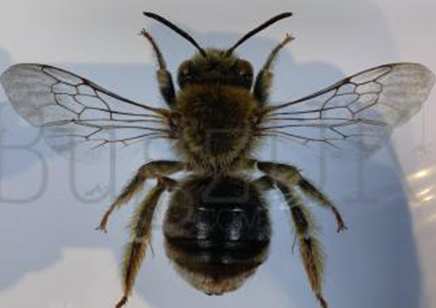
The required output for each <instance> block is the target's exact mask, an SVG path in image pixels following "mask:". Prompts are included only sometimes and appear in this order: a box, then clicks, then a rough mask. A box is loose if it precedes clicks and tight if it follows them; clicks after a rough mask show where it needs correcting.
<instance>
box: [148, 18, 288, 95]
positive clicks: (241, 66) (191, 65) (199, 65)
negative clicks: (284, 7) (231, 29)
mask: <svg viewBox="0 0 436 308" xmlns="http://www.w3.org/2000/svg"><path fill="white" fill-rule="evenodd" d="M144 15H145V16H147V17H149V18H152V19H154V20H156V21H158V22H160V23H162V24H164V25H165V26H166V27H168V28H170V29H171V30H173V31H174V32H176V33H177V34H178V35H180V36H181V37H183V38H184V39H185V40H187V41H188V42H189V43H191V44H192V45H193V46H194V47H195V48H196V49H197V50H198V53H197V54H196V55H195V56H194V57H193V58H192V59H191V60H188V61H185V62H183V63H182V64H181V65H180V67H179V72H178V83H179V86H180V88H183V87H184V86H186V85H188V84H199V83H202V84H204V83H210V82H213V83H221V84H230V85H235V86H240V87H244V88H250V87H251V85H252V83H253V68H252V67H251V64H250V63H249V62H248V61H246V60H242V59H239V58H238V57H237V56H235V55H234V53H233V52H234V51H235V49H236V48H238V47H239V46H240V45H242V44H243V43H244V42H245V41H247V40H248V39H249V38H251V37H253V36H254V35H256V34H257V33H259V32H260V31H262V30H264V29H266V28H268V27H269V26H271V25H272V24H274V23H276V22H278V21H279V20H282V19H284V18H287V17H289V16H291V15H292V13H290V12H285V13H282V14H279V15H276V16H274V17H272V18H270V19H269V20H267V21H266V22H264V23H262V24H261V25H259V26H258V27H256V28H254V29H253V30H251V31H249V32H248V33H247V34H245V35H244V36H243V37H241V38H240V39H239V40H238V41H237V42H236V43H235V44H233V46H231V47H230V48H229V49H227V50H218V49H203V48H202V47H201V46H200V45H199V44H198V43H197V41H196V40H195V39H194V38H193V37H192V36H191V35H189V34H188V33H187V32H185V31H184V30H182V29H181V28H179V27H178V26H176V25H175V24H173V23H172V22H170V21H169V20H167V19H165V18H164V17H162V16H160V15H158V14H155V13H151V12H144Z"/></svg>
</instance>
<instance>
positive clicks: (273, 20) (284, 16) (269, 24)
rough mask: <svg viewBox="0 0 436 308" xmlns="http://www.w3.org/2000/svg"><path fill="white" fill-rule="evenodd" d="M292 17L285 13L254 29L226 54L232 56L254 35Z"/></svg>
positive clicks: (290, 14) (289, 13)
mask: <svg viewBox="0 0 436 308" xmlns="http://www.w3.org/2000/svg"><path fill="white" fill-rule="evenodd" d="M290 16H292V13H291V12H285V13H281V14H279V15H277V16H274V17H273V18H271V19H269V20H267V21H265V22H264V23H263V24H261V25H260V26H258V27H256V28H254V29H253V30H251V31H250V32H248V33H247V34H245V35H244V36H243V37H242V38H241V39H240V40H239V41H237V42H236V43H235V44H234V45H233V46H232V47H230V48H229V49H228V50H227V51H226V54H227V55H228V56H229V55H231V54H232V52H233V51H234V50H235V49H236V48H238V47H239V45H241V44H242V43H244V42H245V41H246V40H248V39H249V38H250V37H252V36H253V35H255V34H257V33H259V32H260V31H262V30H264V29H266V28H268V27H269V26H271V25H272V24H274V23H276V22H278V21H280V20H282V19H285V18H288V17H290Z"/></svg>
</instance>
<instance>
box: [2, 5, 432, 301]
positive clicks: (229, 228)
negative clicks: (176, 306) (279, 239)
mask: <svg viewBox="0 0 436 308" xmlns="http://www.w3.org/2000/svg"><path fill="white" fill-rule="evenodd" d="M144 15H145V16H146V17H148V18H151V19H154V20H155V21H157V22H160V23H162V24H163V25H165V26H166V27H168V28H169V29H171V30H173V31H174V32H175V33H177V34H178V35H180V36H181V37H182V38H184V39H186V40H187V41H188V42H189V43H190V44H191V45H192V46H193V47H195V49H196V50H197V52H196V53H195V55H194V56H193V57H192V58H191V59H189V60H187V61H185V62H183V63H182V64H181V65H180V66H179V68H178V73H177V85H178V89H177V87H176V86H175V84H174V81H173V77H172V75H171V73H170V72H169V70H168V69H167V66H166V62H165V60H164V57H163V54H162V52H161V50H160V48H159V46H158V44H157V43H156V41H155V40H154V38H153V37H152V35H151V34H150V33H149V32H147V31H146V30H145V29H143V30H142V32H141V36H142V37H143V38H144V39H146V40H147V41H148V42H149V43H150V45H151V47H152V49H153V51H154V54H155V56H156V59H157V65H158V69H157V71H156V78H157V81H158V85H159V89H160V93H161V96H162V98H163V100H164V101H165V103H166V105H167V106H166V108H156V107H152V106H148V105H145V104H142V103H138V102H134V101H132V100H129V99H126V98H124V97H121V96H119V95H117V94H115V93H113V92H110V91H108V90H106V89H104V88H102V87H100V86H98V85H96V84H95V83H93V82H92V81H90V80H88V79H86V78H83V77H80V76H78V75H76V74H74V73H71V72H68V71H65V70H63V69H60V68H56V67H53V66H49V65H42V64H18V65H14V66H12V67H10V68H9V69H8V70H7V71H6V72H4V73H3V75H2V76H1V83H2V85H3V87H4V89H5V92H6V94H7V96H8V98H9V100H10V101H11V103H12V106H13V107H14V109H15V110H16V111H17V112H18V113H19V114H20V115H21V116H22V117H23V118H24V119H25V120H27V121H28V122H29V123H30V124H31V125H33V126H36V127H41V128H42V130H43V132H44V136H45V139H46V141H47V142H48V144H49V145H50V146H51V147H53V148H54V149H55V150H56V151H58V152H61V153H65V152H68V151H71V150H74V151H76V150H77V149H80V148H85V149H86V150H87V151H88V150H89V151H91V152H93V151H97V150H99V149H105V148H108V147H111V146H114V145H115V146H116V145H121V146H129V145H131V144H133V143H136V142H143V141H147V140H149V139H153V138H162V139H165V140H168V141H170V142H171V143H172V145H173V148H174V151H175V152H176V153H177V155H178V157H179V160H178V161H169V160H158V161H151V162H147V163H146V164H144V165H143V166H141V167H140V168H139V170H138V171H137V172H136V174H135V175H134V176H133V177H132V179H131V180H130V181H129V182H128V183H127V185H126V186H125V187H124V189H123V190H122V192H121V193H120V195H119V196H118V197H117V198H116V199H115V200H114V201H113V203H112V204H111V205H110V207H109V208H108V210H107V211H106V212H105V214H104V216H103V218H102V220H101V222H100V225H99V226H98V228H97V229H99V230H101V231H104V232H106V228H107V224H108V220H109V217H110V215H111V214H112V213H113V212H114V211H115V210H117V209H120V208H121V207H122V206H124V205H126V204H127V203H128V202H129V201H130V200H131V199H132V198H133V197H134V196H136V195H137V194H139V193H140V192H141V189H142V188H143V186H144V184H145V183H146V182H147V181H149V180H153V179H154V180H156V184H155V185H154V187H153V188H152V189H151V190H150V191H149V192H148V193H147V194H146V196H145V197H144V199H143V200H142V201H141V202H140V204H139V205H138V207H137V209H136V211H135V214H134V215H133V218H132V221H131V224H130V233H131V238H130V242H129V243H128V244H127V246H126V248H125V252H124V261H123V266H122V282H123V295H122V298H121V300H120V301H119V302H118V303H117V304H116V307H117V308H120V307H122V306H124V305H125V304H126V303H127V300H128V298H129V296H130V295H131V293H132V290H133V287H134V283H135V278H136V277H137V274H138V272H139V269H140V266H141V263H142V261H143V260H144V257H145V254H146V251H147V247H148V246H149V244H150V239H151V235H152V234H151V233H152V223H153V217H154V213H155V211H156V208H157V206H158V201H159V199H160V198H161V196H162V195H163V194H164V193H165V192H169V193H170V198H169V205H168V209H167V211H166V214H165V217H164V224H163V233H164V246H165V251H166V254H167V256H168V257H169V259H170V260H171V261H172V263H173V265H174V267H175V269H176V271H177V272H179V274H180V275H181V276H182V277H183V278H184V279H185V280H186V281H187V282H188V283H190V284H191V285H192V286H194V287H195V288H197V289H199V290H201V291H203V292H205V293H207V294H216V295H218V294H224V293H226V292H230V291H234V290H236V289H238V288H239V287H240V286H241V285H242V284H243V283H244V282H245V281H246V279H247V278H248V277H250V276H252V275H253V274H254V273H255V271H256V270H257V269H258V267H259V266H260V265H261V264H262V263H263V262H264V261H265V260H266V258H267V256H268V252H269V244H270V238H271V222H270V217H269V213H268V206H267V200H266V198H265V192H266V191H268V190H277V191H278V192H280V193H281V194H282V195H283V197H284V200H285V203H286V205H287V208H288V210H289V213H290V216H291V218H292V222H293V225H294V231H295V236H296V243H297V245H298V249H299V251H300V255H301V260H302V263H303V265H304V269H305V271H306V274H307V277H308V281H309V284H310V287H311V289H312V291H313V293H314V296H315V297H316V299H317V300H318V301H319V304H320V306H321V307H323V308H326V307H328V304H327V301H326V299H325V297H324V294H323V284H322V281H323V272H324V264H323V263H324V262H323V252H322V248H321V245H320V242H319V241H318V239H317V237H316V232H315V228H314V222H313V219H312V218H311V213H310V210H309V208H308V206H307V204H306V203H307V202H305V200H307V199H308V200H311V201H313V202H314V203H315V204H318V205H320V206H321V207H324V208H326V209H327V210H329V211H331V213H332V214H333V216H334V218H335V221H336V229H337V231H338V232H340V231H343V230H346V229H347V227H346V224H345V222H344V220H343V218H342V217H341V214H340V213H339V211H338V210H337V208H336V207H335V205H334V204H333V202H332V201H331V200H330V199H329V198H328V197H327V196H326V195H325V194H324V193H323V192H321V191H320V189H318V188H317V187H316V186H315V185H314V184H313V183H312V182H311V181H310V180H308V179H306V178H305V177H304V176H303V174H302V173H301V172H300V171H299V170H298V169H297V168H296V167H295V166H292V165H288V164H283V163H277V162H272V161H262V160H259V159H258V158H257V157H256V155H255V151H256V149H257V148H258V147H259V145H260V143H261V142H262V140H263V139H265V138H268V137H280V138H284V139H286V140H289V141H291V142H297V143H301V144H302V145H308V146H311V145H317V144H319V145H323V146H326V147H331V148H332V149H334V150H340V149H342V148H344V147H345V148H346V149H347V150H353V149H354V150H357V151H359V153H363V154H367V155H370V154H371V153H373V152H374V151H376V150H377V149H378V148H379V147H380V146H381V145H382V144H383V143H384V142H385V140H386V139H387V138H388V137H389V135H390V133H391V132H392V129H393V128H394V127H396V126H398V125H400V124H403V123H405V122H406V121H407V120H409V119H410V118H411V117H412V116H413V115H414V114H416V113H417V112H418V111H419V110H420V107H421V105H422V104H423V102H424V101H425V100H426V99H427V97H428V95H429V93H430V90H431V88H432V87H433V84H434V75H433V73H432V72H431V71H430V70H429V69H427V68H426V67H425V66H423V65H421V64H416V63H392V64H385V65H381V66H378V67H375V68H371V69H368V70H365V71H362V72H360V73H357V74H355V75H352V76H350V77H347V78H345V79H343V80H341V81H339V82H337V83H335V84H333V85H331V86H329V87H327V88H325V89H323V90H320V91H318V92H316V93H313V94H311V95H308V96H306V97H303V98H301V99H298V100H293V101H289V102H286V103H283V104H271V103H270V92H271V91H270V89H271V85H272V81H273V65H274V62H275V60H276V58H277V57H278V55H279V53H280V51H281V50H282V49H283V48H284V47H285V46H287V44H289V43H290V42H291V41H292V40H293V37H292V36H291V35H286V37H285V38H284V39H283V41H281V42H280V43H279V44H277V45H276V47H275V48H274V49H273V50H272V51H271V52H270V54H269V56H268V57H267V59H266V61H265V63H264V65H263V67H262V68H261V69H260V70H259V71H258V72H257V74H256V75H254V69H253V66H252V65H251V63H250V62H249V61H247V60H245V59H242V58H240V57H239V56H238V55H237V54H236V53H235V50H236V49H237V48H238V47H239V46H240V45H241V44H243V43H244V42H246V41H247V40H248V39H249V38H251V37H253V36H254V35H256V34H257V33H259V32H260V31H262V30H264V29H266V28H268V27H269V26H271V25H273V24H275V23H276V22H278V21H280V20H283V19H285V18H288V17H290V16H291V15H292V14H291V13H289V12H285V13H282V14H279V15H277V16H274V17H272V18H271V19H269V20H267V21H266V22H264V23H262V24H260V25H259V26H257V27H255V28H254V29H253V30H251V31H249V32H248V33H247V34H245V35H244V36H242V38H241V39H239V40H238V41H237V42H236V43H234V44H233V45H232V46H231V47H230V48H228V49H225V50H224V49H213V48H209V49H204V48H203V47H201V46H200V45H199V44H198V43H197V42H196V41H195V40H194V38H193V37H192V36H190V35H189V34H188V33H187V32H185V31H184V30H182V29H181V28H179V27H177V26H176V25H174V24H173V23H171V22H170V21H168V20H167V19H165V18H164V17H162V16H160V15H158V14H155V13H151V12H145V13H144ZM114 132H116V133H119V134H121V135H122V136H121V137H120V136H119V135H116V134H114ZM254 171H257V172H260V173H261V174H262V175H261V176H260V177H258V178H255V177H254V175H253V172H254ZM178 172H184V173H185V174H184V177H183V178H182V179H180V180H176V179H174V176H173V175H174V174H176V173H178Z"/></svg>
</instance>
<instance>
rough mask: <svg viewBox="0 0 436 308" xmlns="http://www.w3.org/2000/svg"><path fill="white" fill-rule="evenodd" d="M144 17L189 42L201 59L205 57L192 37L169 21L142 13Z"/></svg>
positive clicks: (150, 13)
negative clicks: (201, 56) (158, 23)
mask: <svg viewBox="0 0 436 308" xmlns="http://www.w3.org/2000/svg"><path fill="white" fill-rule="evenodd" d="M144 15H145V16H147V17H149V18H152V19H154V20H157V21H158V22H160V23H162V24H164V25H165V26H167V27H168V28H170V29H171V30H173V31H174V32H176V33H177V34H178V35H180V36H182V37H183V38H184V39H186V40H187V41H188V42H190V43H191V44H192V45H194V46H195V48H197V49H198V51H199V52H200V53H201V54H202V55H203V57H206V51H204V49H203V48H201V46H200V45H199V44H198V43H197V42H196V41H195V40H194V38H193V37H192V36H190V35H189V34H188V33H186V32H185V31H183V30H182V29H180V28H179V27H177V26H176V25H175V24H173V23H172V22H170V21H169V20H167V19H165V18H163V17H162V16H160V15H158V14H155V13H152V12H144Z"/></svg>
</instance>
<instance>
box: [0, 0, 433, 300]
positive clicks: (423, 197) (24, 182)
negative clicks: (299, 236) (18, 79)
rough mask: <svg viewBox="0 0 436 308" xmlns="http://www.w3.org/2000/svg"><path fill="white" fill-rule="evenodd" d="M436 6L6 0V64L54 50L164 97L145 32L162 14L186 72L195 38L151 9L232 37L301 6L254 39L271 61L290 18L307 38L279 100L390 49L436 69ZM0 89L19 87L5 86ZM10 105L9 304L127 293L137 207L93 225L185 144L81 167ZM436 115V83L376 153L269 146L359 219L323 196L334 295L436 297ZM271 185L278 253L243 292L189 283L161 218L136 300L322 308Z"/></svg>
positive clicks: (147, 96) (252, 51)
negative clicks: (337, 224) (217, 291)
mask: <svg viewBox="0 0 436 308" xmlns="http://www.w3.org/2000/svg"><path fill="white" fill-rule="evenodd" d="M435 9H436V3H435V2H434V1H431V0H427V1H425V0H418V1H416V0H415V1H411V0H408V1H396V0H379V1H361V0H359V1H357V0H353V1H350V0H330V1H313V0H309V1H307V0H305V1H240V2H239V3H236V2H235V1H230V0H222V1H219V2H217V1H210V2H206V1H198V0H195V1H194V0H191V1H183V2H182V1H169V0H164V1H128V2H127V1H103V0H98V1H92V2H91V1H84V0H78V1H74V2H72V1H55V0H42V1H32V0H15V1H13V2H6V1H2V2H1V3H0V71H4V70H5V69H6V68H7V67H8V66H9V65H11V64H13V63H18V62H42V63H51V64H55V65H59V66H62V67H64V68H68V69H70V70H73V71H75V72H77V73H80V74H82V75H84V76H87V77H89V78H91V79H92V80H94V81H96V82H97V83H99V84H100V85H103V86H104V87H106V88H108V89H111V90H114V91H115V92H117V93H120V94H122V95H124V96H127V97H129V98H132V99H136V100H138V101H141V102H144V103H147V104H156V105H158V104H159V103H160V99H159V97H158V95H157V90H156V84H155V82H154V80H153V76H154V74H153V68H154V64H153V58H152V57H151V55H150V48H149V46H148V45H146V44H145V43H144V42H143V41H142V40H141V39H140V38H139V37H138V36H137V35H136V34H137V33H138V32H139V30H140V29H141V27H143V26H144V25H147V28H148V29H149V30H150V31H151V32H152V33H153V34H154V35H155V36H156V38H157V39H158V41H159V43H160V44H161V47H162V49H163V51H164V53H165V56H166V58H167V61H168V62H169V64H170V68H171V69H173V70H175V69H176V67H177V63H179V62H180V61H182V60H184V59H185V58H187V57H189V56H190V55H191V54H192V52H193V49H192V48H191V46H189V45H187V44H186V43H185V42H184V41H182V40H181V39H180V38H179V37H177V36H175V35H174V34H172V33H171V32H169V31H168V30H166V29H163V28H162V27H161V26H159V25H156V23H153V22H148V21H146V20H145V19H144V18H143V17H142V15H141V12H142V11H143V10H150V11H155V12H158V13H161V14H163V15H165V16H166V17H168V18H169V19H170V20H172V21H174V22H177V23H178V24H179V25H181V26H182V27H184V28H185V29H187V30H188V31H189V32H190V33H192V34H193V35H194V36H195V37H196V38H197V39H198V40H199V41H200V42H202V43H203V44H204V45H214V46H217V47H219V46H223V47H225V46H228V45H230V44H231V43H232V42H234V41H235V40H236V39H237V38H238V37H239V36H240V35H241V34H242V33H245V32H246V31H247V30H249V29H250V28H251V27H253V26H255V25H257V24H258V23H259V22H262V21H264V20H265V19H267V18H269V17H270V16H271V15H273V14H276V13H278V12H281V11H284V10H291V11H293V12H294V13H295V17H293V18H292V19H290V20H287V21H284V22H281V23H280V24H278V25H275V26H274V27H273V28H271V29H269V30H267V31H265V32H264V33H262V35H260V36H259V37H257V38H256V39H253V40H251V41H250V42H247V44H246V45H244V47H243V48H241V49H240V54H241V55H243V56H245V57H248V58H249V59H251V60H252V61H253V64H254V65H255V66H257V67H259V65H261V63H262V61H263V60H264V59H265V58H266V56H267V54H268V51H269V50H270V49H271V48H272V47H273V46H274V45H275V44H276V43H277V42H278V41H279V40H280V39H282V38H283V37H284V35H285V34H286V33H287V32H290V33H292V34H294V35H295V36H296V37H297V40H296V41H295V42H293V43H292V44H291V46H289V47H288V48H287V50H286V52H285V53H284V54H283V55H282V56H281V58H280V59H279V61H278V62H277V70H276V75H277V77H276V86H275V92H274V93H275V94H274V97H273V99H274V100H275V101H277V102H281V101H286V100H289V99H293V98H297V97H300V96H301V95H304V94H308V93H310V92H312V91H314V90H317V89H319V88H321V87H323V86H327V85H329V84H331V83H333V82H335V81H336V80H337V79H339V78H341V77H344V76H345V75H349V74H352V73H355V72H358V71H360V70H363V69H365V68H369V67H372V66H376V65H379V64H382V63H386V62H395V61H413V62H420V63H424V64H426V65H427V66H428V67H429V68H430V69H432V70H433V71H436V57H435V48H436V37H435V35H434V33H435V30H436V19H435V18H434V12H435ZM0 99H1V101H2V102H4V101H5V97H4V93H3V92H2V91H0ZM0 117H1V122H0V125H1V131H0V133H1V135H0V136H1V149H0V155H1V156H0V159H1V169H0V172H1V173H0V175H1V186H0V197H1V199H0V307H34V308H76V307H80V308H87V307H90V308H91V307H93V308H94V307H112V306H113V304H114V303H115V302H116V301H117V300H118V299H119V297H120V295H121V289H120V281H119V276H118V272H119V270H118V265H119V262H120V261H119V260H120V258H121V252H122V246H123V244H124V243H125V241H126V239H127V238H126V232H125V230H124V225H126V224H127V221H128V218H129V214H130V213H131V211H132V209H133V206H129V207H128V208H126V209H124V210H123V211H120V212H118V213H117V214H116V215H114V216H113V219H112V221H111V225H110V226H109V233H108V234H106V235H105V234H100V233H98V232H96V231H94V230H93V228H94V227H95V226H96V225H97V223H98V221H99V219H100V216H101V214H102V213H103V211H104V209H105V207H106V206H107V205H108V204H109V202H110V200H111V198H112V197H113V195H114V194H115V193H116V192H117V191H118V190H119V188H120V187H121V186H122V184H123V183H124V182H125V181H126V180H127V179H128V177H129V176H130V175H131V174H132V172H134V170H136V168H138V167H139V166H140V164H141V163H143V161H144V159H146V160H150V159H156V158H163V157H164V158H171V154H170V153H169V151H167V148H165V147H162V146H161V145H156V146H152V147H149V148H146V150H145V151H141V153H136V154H135V155H132V156H127V157H128V158H127V159H126V158H125V156H124V158H123V159H119V160H117V163H116V166H117V168H116V170H115V171H113V170H111V168H110V165H108V163H107V162H101V164H98V165H91V166H86V165H84V166H83V165H82V166H79V165H77V166H75V165H71V164H70V163H69V162H68V161H66V160H64V159H63V158H61V157H59V156H57V155H56V154H54V153H53V152H52V151H51V149H50V148H48V147H47V146H46V145H45V144H44V143H43V142H41V141H40V140H39V138H38V133H37V131H36V130H35V129H34V128H32V127H29V126H28V125H27V124H26V123H25V122H24V121H22V120H21V119H19V118H18V116H17V115H15V113H14V112H13V110H12V109H11V108H10V106H8V105H7V104H2V105H1V109H0ZM435 117H436V91H433V94H432V95H431V96H430V98H429V100H428V101H427V103H426V104H425V106H424V108H423V110H422V111H421V112H420V113H419V114H418V115H416V116H415V117H414V118H413V120H412V121H410V122H409V123H407V124H406V125H404V126H402V127H400V128H398V129H397V130H396V131H395V133H394V135H393V137H392V139H391V141H390V142H389V143H388V144H387V145H386V147H384V148H383V150H382V151H380V152H378V153H377V154H376V155H374V156H373V157H371V158H370V159H369V160H368V161H365V162H360V163H356V162H353V161H351V162H343V161H340V160H335V159H332V158H330V157H324V156H320V155H318V153H313V154H307V155H306V152H303V151H301V152H300V149H299V148H295V147H289V146H286V145H283V144H279V145H276V144H273V145H270V146H268V147H265V148H264V149H263V150H262V151H261V152H260V153H259V156H260V157H262V158H263V159H277V160H279V161H283V162H289V163H292V164H295V165H297V166H298V167H299V168H301V169H302V170H303V171H304V173H305V174H306V175H307V176H308V177H309V178H311V179H313V180H314V181H315V182H316V183H317V184H318V185H319V186H321V187H322V188H323V189H324V191H325V192H326V193H327V194H328V195H329V196H331V198H332V199H333V200H335V202H336V203H337V205H338V207H339V208H340V209H341V211H342V213H343V214H344V217H345V218H346V220H347V223H348V225H349V227H350V229H349V231H348V232H346V233H345V234H341V235H337V234H336V232H335V230H334V225H333V220H332V217H330V215H329V213H325V212H324V211H323V210H318V209H317V208H313V210H314V212H315V215H316V216H317V217H318V220H319V223H320V224H321V225H322V226H323V232H322V236H321V239H322V241H323V243H324V246H325V250H326V254H327V271H326V287H325V294H326V297H327V299H328V300H329V302H330V304H331V307H336V308H341V307H353V308H354V307H357V308H360V307H362V308H363V307H365V308H366V307H373V308H379V307H380V308H382V307H383V308H384V307H397V308H410V307H434V306H435V305H436V292H435V291H436V275H435V274H436V273H435V268H434V264H435V261H434V260H435V258H436V240H435V238H436V198H435V194H436V187H435V183H436V167H435V162H436V156H435V153H436V140H435V137H434V130H435V129H436V124H434V120H433V119H434V118H435ZM144 153H145V154H144ZM144 155H145V158H144ZM113 172H115V174H114V173H113ZM111 179H114V182H113V183H112V182H111ZM270 197H271V198H270V200H271V208H272V209H271V211H272V214H273V220H274V238H273V243H272V250H271V255H270V258H269V259H268V261H267V262H266V263H265V264H264V265H263V266H262V267H261V268H260V270H259V271H258V273H257V274H256V276H255V277H254V278H252V279H251V280H249V281H248V282H247V283H246V285H245V286H244V287H242V288H241V289H240V290H239V291H238V292H236V293H232V294H229V295H226V296H223V297H207V296H205V295H203V294H201V293H198V291H196V290H194V289H192V288H191V287H190V286H188V285H187V284H185V282H184V281H183V280H182V279H181V278H179V277H177V275H176V274H175V272H174V271H173V269H172V268H171V265H170V264H169V262H168V261H167V259H166V256H165V253H164V251H163V249H162V247H161V233H160V231H159V222H157V223H156V231H155V237H154V240H153V247H154V250H155V256H154V257H150V258H148V260H147V261H146V262H145V264H144V266H143V268H142V270H141V275H140V277H139V279H138V281H137V284H136V288H135V294H134V296H133V297H132V298H131V300H130V302H129V306H128V307H130V308H137V307H159V308H160V307H174V306H176V305H177V307H203V306H207V307H223V306H227V307H245V306H247V307H248V306H250V307H265V306H267V305H268V306H272V307H298V308H301V307H302V308H304V307H316V302H315V300H314V299H313V297H312V294H311V292H310V290H309V286H308V283H307V281H306V277H305V276H304V272H303V270H302V265H301V263H300V261H299V257H298V255H297V254H295V255H293V254H292V250H291V246H292V240H293V237H292V233H291V228H290V227H289V224H288V222H289V220H288V217H287V216H286V213H285V212H284V211H283V206H282V203H281V199H280V198H277V196H275V195H271V196H270ZM164 203H165V202H162V205H164ZM163 211H164V206H163V207H162V210H161V213H163Z"/></svg>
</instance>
